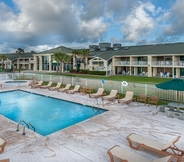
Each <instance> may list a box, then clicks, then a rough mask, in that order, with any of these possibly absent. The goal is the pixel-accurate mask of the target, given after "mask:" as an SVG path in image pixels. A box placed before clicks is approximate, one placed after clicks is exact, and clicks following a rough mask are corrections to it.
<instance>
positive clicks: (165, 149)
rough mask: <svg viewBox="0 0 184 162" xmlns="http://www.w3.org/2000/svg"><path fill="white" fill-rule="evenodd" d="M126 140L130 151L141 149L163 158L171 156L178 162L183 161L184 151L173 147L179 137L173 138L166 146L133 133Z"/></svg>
mask: <svg viewBox="0 0 184 162" xmlns="http://www.w3.org/2000/svg"><path fill="white" fill-rule="evenodd" d="M126 139H127V140H128V143H129V146H130V147H131V148H132V149H135V150H138V149H140V148H142V149H146V150H149V151H152V152H155V153H158V154H161V155H163V156H173V157H175V158H177V159H178V161H184V157H183V156H184V150H181V149H179V148H178V147H176V145H175V143H176V142H177V141H178V140H179V139H180V136H178V137H176V138H174V139H173V140H171V141H170V142H168V143H166V144H163V143H160V142H158V141H154V140H151V139H148V138H146V137H143V136H140V135H137V134H135V133H132V134H130V135H129V136H127V138H126Z"/></svg>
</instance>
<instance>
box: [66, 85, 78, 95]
mask: <svg viewBox="0 0 184 162" xmlns="http://www.w3.org/2000/svg"><path fill="white" fill-rule="evenodd" d="M79 90H80V85H75V87H74V89H71V90H67V91H66V93H70V94H74V93H76V92H79Z"/></svg>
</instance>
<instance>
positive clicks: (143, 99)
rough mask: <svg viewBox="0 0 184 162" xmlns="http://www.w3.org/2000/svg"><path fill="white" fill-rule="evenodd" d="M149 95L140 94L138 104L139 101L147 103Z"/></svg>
mask: <svg viewBox="0 0 184 162" xmlns="http://www.w3.org/2000/svg"><path fill="white" fill-rule="evenodd" d="M146 100H147V95H146V94H140V95H139V97H138V98H137V104H138V102H143V103H144V105H146Z"/></svg>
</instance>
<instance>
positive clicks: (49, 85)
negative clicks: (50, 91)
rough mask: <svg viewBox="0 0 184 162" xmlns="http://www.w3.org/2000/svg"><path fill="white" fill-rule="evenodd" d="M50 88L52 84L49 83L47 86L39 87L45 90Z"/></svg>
mask: <svg viewBox="0 0 184 162" xmlns="http://www.w3.org/2000/svg"><path fill="white" fill-rule="evenodd" d="M51 86H52V82H49V83H48V84H47V85H42V86H40V88H41V89H47V88H49V87H51Z"/></svg>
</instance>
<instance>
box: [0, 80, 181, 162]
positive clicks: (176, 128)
mask: <svg viewBox="0 0 184 162" xmlns="http://www.w3.org/2000/svg"><path fill="white" fill-rule="evenodd" d="M1 83H2V82H1ZM16 88H20V89H22V90H26V91H29V92H35V93H39V94H44V95H46V96H52V97H55V98H61V99H65V100H68V101H74V102H77V103H81V104H86V105H94V104H96V100H95V99H92V98H89V97H88V95H80V94H79V93H75V94H66V93H62V92H57V91H49V90H48V89H39V88H36V89H31V88H30V86H28V83H26V84H21V85H20V86H19V87H17V85H7V84H6V85H5V84H3V89H2V90H0V91H7V90H13V89H16ZM99 101H100V100H99ZM101 107H103V108H105V109H108V110H109V111H107V112H105V113H103V114H100V115H98V116H95V117H93V118H90V119H88V120H85V121H83V122H80V123H78V124H76V125H74V126H71V127H68V128H66V129H63V130H60V131H58V132H56V133H53V134H51V135H48V136H45V137H43V136H41V135H39V134H37V133H35V132H33V131H31V130H28V129H26V135H25V136H24V135H22V128H21V129H20V131H16V128H17V123H15V122H13V121H11V120H9V119H7V118H5V117H4V116H2V115H0V123H1V124H0V137H2V138H4V139H5V140H6V141H7V142H8V144H7V145H6V147H5V151H4V153H2V154H0V160H1V159H10V162H38V161H39V162H109V161H110V159H109V156H108V154H107V151H108V149H110V148H111V147H113V146H114V145H120V146H121V147H123V148H125V149H127V150H129V151H131V152H135V153H137V154H139V155H142V156H144V157H147V158H149V159H157V158H159V157H161V156H159V155H156V154H153V153H150V152H146V151H144V150H138V151H135V150H133V149H131V148H130V147H129V145H128V142H127V140H126V137H127V136H128V135H129V134H130V133H137V134H140V135H142V136H145V137H148V138H150V139H154V140H158V141H160V142H161V143H166V142H168V141H171V140H172V139H174V138H175V137H176V136H181V138H180V140H179V141H178V142H177V143H176V145H177V146H178V147H179V148H180V149H182V150H184V131H183V128H184V127H183V125H184V120H179V119H178V118H168V117H167V114H166V113H164V112H159V108H156V106H149V107H148V106H147V105H146V106H144V105H143V104H142V103H141V104H138V105H137V103H136V102H132V103H131V104H130V105H126V104H120V103H118V102H117V100H115V101H113V102H109V101H105V104H104V106H102V105H101ZM116 160H117V161H118V159H116Z"/></svg>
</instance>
